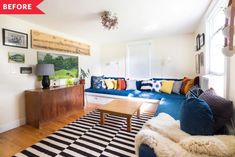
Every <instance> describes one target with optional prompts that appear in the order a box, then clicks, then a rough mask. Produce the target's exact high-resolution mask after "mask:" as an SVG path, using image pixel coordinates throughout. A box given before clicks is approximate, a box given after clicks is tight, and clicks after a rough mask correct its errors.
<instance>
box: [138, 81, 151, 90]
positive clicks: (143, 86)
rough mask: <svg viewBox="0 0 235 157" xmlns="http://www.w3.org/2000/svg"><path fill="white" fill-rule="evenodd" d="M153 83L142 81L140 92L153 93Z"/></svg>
mask: <svg viewBox="0 0 235 157" xmlns="http://www.w3.org/2000/svg"><path fill="white" fill-rule="evenodd" d="M152 86H153V81H152V80H144V81H141V87H140V90H143V91H152Z"/></svg>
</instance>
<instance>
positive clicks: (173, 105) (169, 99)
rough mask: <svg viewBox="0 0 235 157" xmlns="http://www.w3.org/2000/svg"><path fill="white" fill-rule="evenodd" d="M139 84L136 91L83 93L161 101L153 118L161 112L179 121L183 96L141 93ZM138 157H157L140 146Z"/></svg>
mask: <svg viewBox="0 0 235 157" xmlns="http://www.w3.org/2000/svg"><path fill="white" fill-rule="evenodd" d="M154 80H163V79H159V78H154ZM164 80H179V79H164ZM140 84H141V82H140V81H137V83H136V86H137V90H107V89H93V88H88V89H86V90H85V91H86V92H88V93H99V94H109V95H115V96H126V97H136V98H144V99H153V100H161V101H160V104H159V106H158V108H157V110H156V112H155V116H157V115H158V114H159V113H161V112H164V113H167V114H169V115H170V116H172V117H173V118H174V119H176V120H179V118H180V110H181V107H182V104H183V101H184V100H185V99H186V97H185V95H178V94H166V93H158V92H149V91H141V90H140ZM139 156H140V157H156V156H157V155H156V154H155V153H154V151H153V149H151V148H150V147H149V146H148V145H145V144H142V145H141V146H140V149H139Z"/></svg>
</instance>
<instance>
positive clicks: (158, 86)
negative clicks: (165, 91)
mask: <svg viewBox="0 0 235 157" xmlns="http://www.w3.org/2000/svg"><path fill="white" fill-rule="evenodd" d="M161 87H162V81H157V80H154V81H153V86H152V91H153V92H160V89H161Z"/></svg>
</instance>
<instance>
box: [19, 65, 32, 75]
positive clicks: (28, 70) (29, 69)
mask: <svg viewBox="0 0 235 157" xmlns="http://www.w3.org/2000/svg"><path fill="white" fill-rule="evenodd" d="M32 71H33V70H32V67H20V73H21V74H32Z"/></svg>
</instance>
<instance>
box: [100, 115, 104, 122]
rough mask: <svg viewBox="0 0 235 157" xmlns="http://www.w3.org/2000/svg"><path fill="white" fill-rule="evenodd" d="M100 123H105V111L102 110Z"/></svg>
mask: <svg viewBox="0 0 235 157" xmlns="http://www.w3.org/2000/svg"><path fill="white" fill-rule="evenodd" d="M100 124H101V125H103V124H104V112H100Z"/></svg>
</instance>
